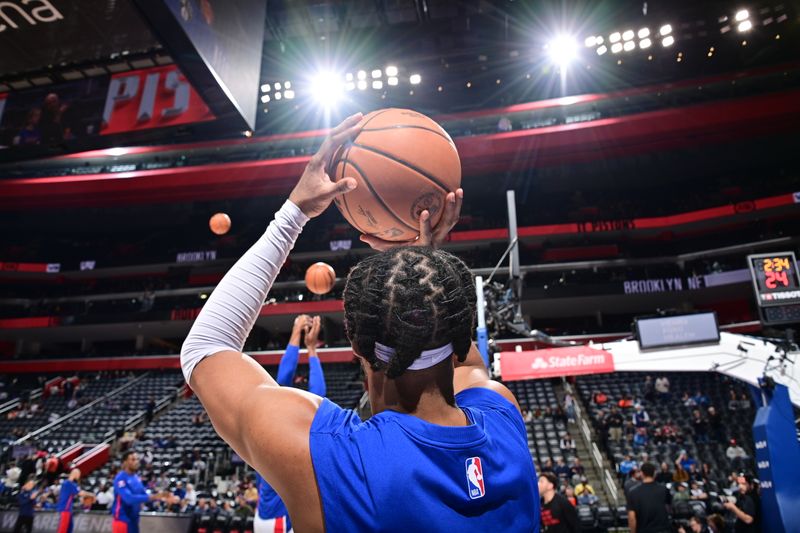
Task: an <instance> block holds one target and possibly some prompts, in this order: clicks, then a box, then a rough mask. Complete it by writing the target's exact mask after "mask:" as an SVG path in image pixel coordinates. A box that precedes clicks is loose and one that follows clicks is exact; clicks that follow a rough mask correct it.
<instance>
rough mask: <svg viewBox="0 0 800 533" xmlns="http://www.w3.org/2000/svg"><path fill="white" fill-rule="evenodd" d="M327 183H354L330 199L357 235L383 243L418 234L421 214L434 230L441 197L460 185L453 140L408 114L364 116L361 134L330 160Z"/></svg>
mask: <svg viewBox="0 0 800 533" xmlns="http://www.w3.org/2000/svg"><path fill="white" fill-rule="evenodd" d="M330 175H331V179H333V180H334V181H338V180H340V179H342V178H345V177H350V178H355V179H356V181H358V187H357V188H356V189H355V190H354V191H352V192H349V193H348V194H345V195H342V196H339V197H338V198H336V206H337V207H338V208H339V211H341V213H342V215H344V218H346V219H347V221H348V222H350V224H352V225H353V227H355V228H356V229H357V230H359V231H360V232H362V233H366V234H368V235H374V236H376V237H379V238H381V239H384V240H388V241H406V240H409V239H413V238H414V237H416V236H417V235H419V215H420V213H421V212H422V211H424V210H425V209H427V210H428V211H429V212H430V214H431V226H432V227H434V226H436V224H437V223H438V222H439V219H440V218H441V217H442V211H443V208H444V200H445V196H446V195H447V193H448V192H451V191H455V190H456V189H457V188H458V187H459V186H460V185H461V161H460V160H459V158H458V151H457V150H456V145H455V144H454V143H453V140H452V139H451V138H450V136H449V135H448V134H447V132H446V131H444V129H443V128H442V127H441V126H439V124H437V123H436V122H434V121H433V120H431V119H430V118H428V117H426V116H425V115H422V114H420V113H417V112H416V111H411V110H409V109H382V110H379V111H373V112H372V113H369V114H368V115H366V116H365V117H364V118H363V120H362V121H361V131H360V132H359V133H358V135H356V137H355V138H354V139H353V141H352V142H350V143H347V144H345V145H344V146H342V147H341V148H340V149H339V150H338V151H337V153H336V154H335V156H334V158H333V162H332V164H331V168H330Z"/></svg>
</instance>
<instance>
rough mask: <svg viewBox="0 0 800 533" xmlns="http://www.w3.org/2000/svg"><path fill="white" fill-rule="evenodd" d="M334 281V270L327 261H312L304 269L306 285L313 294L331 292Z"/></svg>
mask: <svg viewBox="0 0 800 533" xmlns="http://www.w3.org/2000/svg"><path fill="white" fill-rule="evenodd" d="M335 282H336V272H334V270H333V267H332V266H330V265H329V264H327V263H314V264H313V265H311V266H310V267H308V270H306V287H308V290H310V291H311V292H313V293H314V294H326V293H329V292H331V289H332V288H333V284H334V283H335Z"/></svg>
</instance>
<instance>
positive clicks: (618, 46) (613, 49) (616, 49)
mask: <svg viewBox="0 0 800 533" xmlns="http://www.w3.org/2000/svg"><path fill="white" fill-rule="evenodd" d="M620 52H622V43H614V44H612V45H611V53H612V54H618V53H620Z"/></svg>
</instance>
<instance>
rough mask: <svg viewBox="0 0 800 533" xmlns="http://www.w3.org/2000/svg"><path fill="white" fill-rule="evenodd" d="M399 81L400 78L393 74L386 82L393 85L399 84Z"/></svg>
mask: <svg viewBox="0 0 800 533" xmlns="http://www.w3.org/2000/svg"><path fill="white" fill-rule="evenodd" d="M398 82H399V80H398V79H397V78H396V77H395V76H391V77H390V78H389V79H388V80H386V83H388V84H389V85H392V86H394V85H397V84H398Z"/></svg>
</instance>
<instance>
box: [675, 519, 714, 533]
mask: <svg viewBox="0 0 800 533" xmlns="http://www.w3.org/2000/svg"><path fill="white" fill-rule="evenodd" d="M690 532H691V533H709V532H710V530H709V528H708V526H707V525H706V519H705V517H703V516H701V515H692V516H690V517H689V529H686V528H685V527H683V526H678V533H690Z"/></svg>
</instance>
